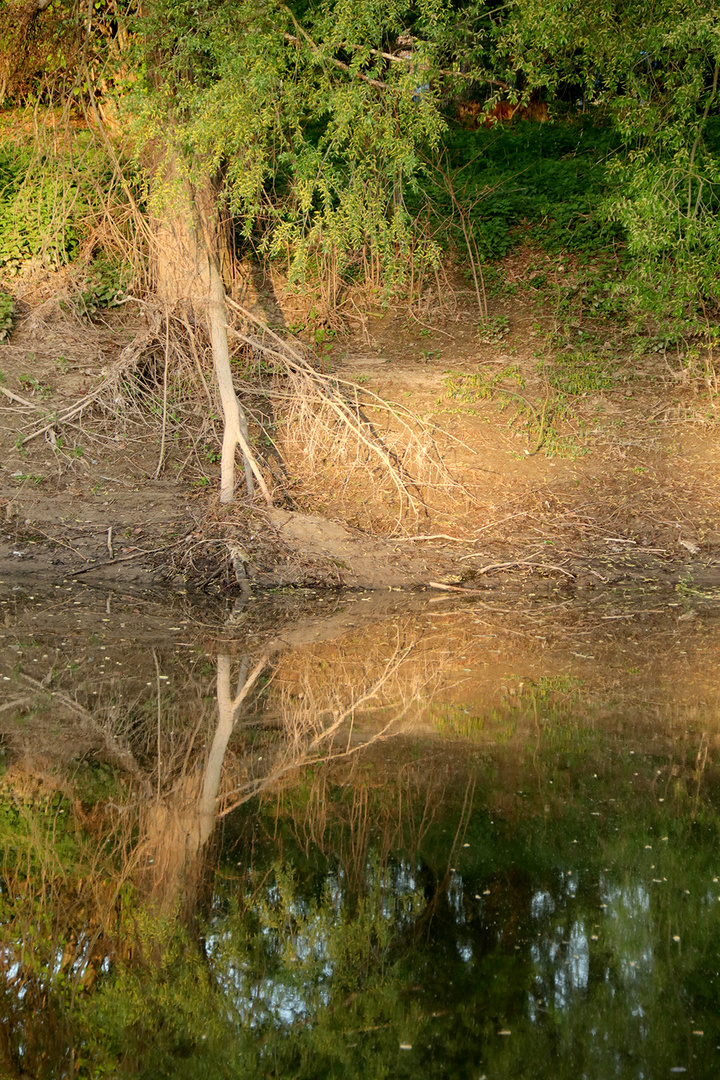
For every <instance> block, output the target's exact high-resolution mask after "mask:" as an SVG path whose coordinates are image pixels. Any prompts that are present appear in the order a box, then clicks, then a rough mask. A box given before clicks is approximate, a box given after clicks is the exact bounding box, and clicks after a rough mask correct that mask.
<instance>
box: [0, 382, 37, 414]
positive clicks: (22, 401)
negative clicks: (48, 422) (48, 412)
mask: <svg viewBox="0 0 720 1080" xmlns="http://www.w3.org/2000/svg"><path fill="white" fill-rule="evenodd" d="M0 394H4V395H5V397H6V398H9V399H10V401H17V403H18V404H19V405H26V406H27V408H28V409H38V410H39V411H40V412H42V408H41V407H40V406H39V405H35V404H33V402H32V401H28V400H27V399H26V398H24V397H20V395H19V394H13V392H12V390H6V389H5V387H4V386H0Z"/></svg>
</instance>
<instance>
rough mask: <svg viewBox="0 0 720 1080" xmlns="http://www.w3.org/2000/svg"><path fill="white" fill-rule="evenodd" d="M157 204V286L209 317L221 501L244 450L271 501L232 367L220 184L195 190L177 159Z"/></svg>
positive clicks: (171, 301)
mask: <svg viewBox="0 0 720 1080" xmlns="http://www.w3.org/2000/svg"><path fill="white" fill-rule="evenodd" d="M157 189H158V192H159V193H160V194H159V196H158V199H157V201H158V202H159V203H160V204H161V205H160V206H159V207H158V206H157V205H156V207H155V214H154V218H155V227H154V230H153V232H154V238H155V243H154V250H153V253H152V263H153V267H152V268H153V280H154V286H155V291H156V293H157V295H158V297H159V299H160V300H162V302H163V304H164V305H165V307H166V309H168V310H169V309H171V308H174V307H176V305H178V304H180V303H182V302H189V303H190V304H191V305H192V307H193V309H194V310H196V311H198V312H201V313H204V314H205V315H206V317H207V321H208V326H209V331H210V342H211V346H212V355H213V366H214V369H215V376H216V379H217V384H218V391H219V395H220V404H221V407H222V412H223V425H224V426H223V442H222V457H221V465H220V476H221V479H220V501H221V502H223V503H229V502H232V500H233V498H234V496H235V451H236V449H237V447H238V446H239V447H240V448H241V450H242V454H243V464H244V468H245V483H246V486H247V493H248V495H249V496H250V498H252V496H253V495H254V493H255V481H257V485H258V487H259V488H260V490H261V492H262V494H263V496H264V498H265V500H266V501H267V503H268V504H269V505H270V506H272V498H271V496H270V492H269V491H268V488H267V485H266V484H265V481H264V480H263V477H262V474H261V472H260V469H259V467H258V464H257V462H256V461H255V458H254V457H253V454H252V450H251V449H250V441H249V433H248V426H247V419H246V417H245V413H244V411H243V409H242V406H241V405H240V402H239V401H238V398H237V395H236V393H235V387H234V385H233V378H232V369H231V367H230V351H229V347H228V336H227V310H226V306H225V286H224V283H223V278H222V273H221V270H220V267H221V265H222V264H223V255H225V260H224V261H225V263H226V264H227V262H228V258H229V252H228V245H227V231H226V229H224V228H223V226H222V223H221V222H220V221H219V216H218V206H217V189H216V186H215V185H214V184H213V183H212V182H211V181H209V180H208V182H207V183H206V184H205V185H204V186H203V188H202V189H201V190H198V191H193V190H192V188H191V185H190V184H189V182H188V181H187V180H184V179H179V178H178V170H177V165H176V163H175V162H170V163H167V164H165V166H164V167H163V168H162V169H161V170H158V185H157Z"/></svg>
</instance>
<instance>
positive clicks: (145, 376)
mask: <svg viewBox="0 0 720 1080" xmlns="http://www.w3.org/2000/svg"><path fill="white" fill-rule="evenodd" d="M227 303H228V306H229V307H230V308H231V309H232V312H233V315H234V321H235V323H236V325H231V326H229V327H228V332H229V335H230V340H231V342H232V345H233V352H232V357H231V360H232V364H233V374H234V382H235V386H236V391H237V392H238V394H239V395H240V396H241V397H242V401H243V407H244V409H245V410H246V411H247V414H248V418H249V420H250V422H251V425H252V427H254V429H255V433H256V436H257V434H258V433H259V435H260V439H261V440H262V442H263V443H264V444H265V446H266V447H267V450H266V453H265V460H264V461H262V460H261V459H260V458H259V457H258V455H257V450H251V448H250V446H249V445H247V446H245V445H243V446H242V449H243V451H244V453H245V456H246V459H247V460H249V461H250V465H251V468H252V472H253V474H254V476H255V479H256V480H257V483H258V487H259V489H260V491H261V492H262V493H263V495H264V498H265V500H266V501H267V502H269V501H270V491H271V489H272V488H274V489H275V501H277V499H278V496H279V498H280V501H281V502H282V501H283V499H285V500H287V499H290V500H291V505H292V500H293V497H295V498H297V496H298V495H299V496H301V497H302V498H303V499H304V500H312V499H313V494H314V492H315V493H316V494H319V495H321V497H322V498H323V499H328V498H330V499H332V500H333V502H334V505H335V506H337V505H342V503H343V501H344V499H345V497H346V496H350V494H351V495H352V498H351V499H350V502H351V503H352V504H353V505H354V506H357V505H358V504H360V505H364V506H365V508H366V513H367V515H368V521H369V523H370V525H371V526H372V527H377V525H378V524H379V525H380V526H381V528H382V531H387V530H388V524H389V523H392V522H394V524H390V528H391V529H392V530H393V531H396V532H397V531H400V530H402V528H403V527H404V525H405V523H406V522H408V521H411V522H412V521H417V520H418V518H420V517H421V516H422V515H428V514H429V511H430V510H431V509H432V508H433V506H434V505H435V506H437V505H439V504H440V503H442V504H444V505H445V506H446V504H447V501H448V498H452V499H453V501H454V500H455V499H460V500H462V501H464V502H465V503H467V502H468V501H472V499H471V496H470V495H469V493H468V492H467V491H466V490H465V489H464V488H463V487H462V485H460V483H459V482H458V481H457V480H456V479H455V478H454V477H453V476H452V475H451V473H450V471H449V469H448V468H447V466H446V464H445V462H444V460H443V456H442V454H441V452H440V450H439V448H438V446H437V443H436V429H435V428H434V427H433V426H432V425H431V424H429V423H427V422H425V421H423V420H421V419H419V418H418V417H416V416H414V415H413V414H412V413H411V412H410V411H409V410H408V409H406V408H404V407H403V406H401V405H397V404H395V403H392V402H388V401H386V400H385V399H383V398H381V397H380V396H379V395H377V394H375V393H373V392H371V391H368V390H366V389H365V388H363V387H361V386H359V385H358V384H357V383H354V382H351V381H349V380H346V379H342V378H338V377H336V376H334V375H331V374H326V373H324V372H322V371H319V370H318V369H317V367H316V366H315V365H314V363H313V361H312V358H311V356H310V354H309V352H308V351H307V350H306V349H305V347H304V346H303V345H302V344H301V343H300V342H298V341H297V340H288V339H286V338H284V337H281V336H280V335H279V334H277V333H275V331H273V330H272V329H270V327H268V326H267V325H266V324H265V323H264V322H262V321H261V320H260V319H258V318H257V317H256V316H254V315H253V314H252V313H251V312H249V311H247V310H246V309H245V308H243V307H241V306H240V305H239V304H237V303H236V302H234V301H232V300H230V299H229V298H228V300H227ZM211 370H212V363H211V349H210V342H209V340H208V337H207V334H206V332H205V330H204V329H203V328H202V327H201V326H199V325H196V324H195V323H194V320H193V316H192V312H191V311H188V310H179V311H176V312H175V313H171V314H167V315H166V314H164V313H163V315H162V317H161V316H160V315H159V313H158V314H156V317H155V319H154V323H153V325H152V326H151V327H150V328H149V329H148V330H146V331H145V332H144V333H142V334H141V335H139V336H138V337H137V338H136V339H135V340H134V341H132V342H131V343H130V344H129V345H127V346H126V347H125V348H124V349H123V350H122V352H121V354H120V356H119V358H118V360H117V361H116V363H115V364H114V365H112V367H111V368H110V369H109V370H108V373H107V375H106V376H105V378H104V379H103V380H102V382H101V383H100V384H99V385H98V386H97V387H96V388H95V389H94V390H92V391H91V392H90V393H87V394H85V395H84V396H83V397H81V398H80V399H79V400H77V401H75V402H74V403H73V404H71V405H69V406H67V407H65V408H64V409H61V410H59V411H58V412H56V413H54V414H52V415H46V416H45V417H43V418H41V419H38V418H35V419H33V420H32V421H31V422H30V423H28V424H27V426H26V428H25V432H24V433H22V440H21V441H22V444H25V443H28V442H30V441H31V440H33V439H36V438H38V437H40V436H42V435H44V436H45V437H46V439H48V441H50V442H56V441H57V440H58V437H59V435H60V433H61V431H62V429H63V428H64V427H66V426H71V425H79V424H83V423H85V424H88V423H89V418H90V416H91V415H92V419H93V423H92V429H93V437H95V436H97V435H98V434H99V432H100V431H102V430H103V422H104V432H105V434H106V435H111V434H112V435H115V434H117V432H118V430H127V429H128V428H134V429H135V430H136V432H137V430H138V429H141V430H142V429H148V428H150V429H152V430H153V431H154V432H156V433H157V434H158V436H159V442H160V448H159V453H158V461H157V469H156V477H157V476H159V475H160V474H161V473H162V472H163V470H164V469H165V468H166V467H167V464H168V459H169V456H170V454H171V452H175V453H177V448H178V447H179V446H180V445H181V444H184V445H185V446H186V447H188V446H189V447H190V449H189V451H188V450H186V451H185V457H184V458H183V459H182V460H180V461H179V462H178V461H177V460H174V461H173V464H174V466H175V469H176V474H175V475H176V476H179V475H182V473H183V471H185V470H186V469H190V470H191V472H194V473H195V474H196V475H197V474H198V473H199V474H200V476H201V477H203V478H204V479H203V482H205V483H207V482H208V481H209V478H208V477H207V471H206V463H207V461H208V460H210V461H212V459H213V457H216V454H215V453H213V451H212V447H214V446H217V445H218V444H219V443H220V442H221V438H222V436H221V432H220V430H219V428H220V423H219V417H220V415H221V409H220V402H219V400H218V394H217V390H216V388H215V386H214V380H213V379H212V378H211V376H210V372H211ZM98 420H100V421H101V424H100V425H98ZM158 428H159V431H158ZM85 433H86V434H90V433H89V432H87V431H86V432H85ZM259 441H260V440H259V439H257V437H256V439H255V442H256V445H257V443H258V442H259ZM318 482H319V483H318ZM318 487H319V491H317V489H318ZM389 515H391V516H390V517H389Z"/></svg>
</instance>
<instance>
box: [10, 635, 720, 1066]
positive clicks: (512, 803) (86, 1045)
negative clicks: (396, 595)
mask: <svg viewBox="0 0 720 1080" xmlns="http://www.w3.org/2000/svg"><path fill="white" fill-rule="evenodd" d="M421 630H422V628H421ZM289 636H290V635H286V639H287V638H288V637H289ZM287 644H288V642H287V640H286V645H287ZM290 644H292V641H290ZM433 650H434V651H432V653H431V654H428V653H427V652H423V650H422V649H420V648H419V647H418V635H417V633H415V632H413V633H411V632H410V627H409V626H407V625H406V626H404V627H402V628H401V629H398V627H397V626H395V627H394V628H393V629H392V632H388V628H387V627H386V628H385V629H384V630H383V632H382V633H378V634H377V636H376V639H375V646H374V653H373V655H371V652H372V650H369V649H368V642H367V639H366V638H365V639H362V638H361V639H360V640H359V641H358V643H357V645H356V647H355V648H354V649H353V648H352V647H351V645H350V644H349V643H348V640H347V639H343V640H342V641H340V642H334V641H332V640H329V641H325V642H324V643H321V644H320V645H316V646H314V647H312V648H308V649H306V651H305V653H304V654H303V655H300V654H293V658H292V663H290V662H289V661H288V656H289V654H288V652H287V651H286V652H282V651H280V646H279V644H278V643H277V642H276V643H274V644H273V645H272V647H270V646H268V645H267V644H266V645H265V646H263V647H262V649H260V650H258V652H257V653H256V654H255V655H253V656H249V655H245V656H240V657H235V658H233V657H232V655H231V653H230V651H229V650H227V649H226V651H220V653H219V657H218V661H217V665H216V671H215V672H214V673H211V672H206V673H205V674H204V675H203V676H202V679H204V680H205V681H204V682H203V681H202V680H198V675H197V672H194V674H193V679H194V683H195V684H196V686H197V687H198V689H196V690H194V689H193V686H192V685H191V682H190V681H188V682H187V683H185V684H182V683H181V682H180V681H179V680H178V679H177V678H175V682H174V683H173V684H172V685H171V686H170V687H169V688H168V689H167V690H166V691H164V690H163V689H162V678H161V676H162V674H163V669H164V667H166V664H165V662H164V661H163V658H162V656H161V655H158V657H157V659H158V665H157V681H156V685H155V687H154V689H155V691H156V692H155V694H154V695H152V694H147V695H146V697H145V699H144V700H143V701H139V700H137V701H136V702H135V705H134V706H133V708H134V713H133V716H132V717H130V716H129V715H128V716H126V717H125V718H122V717H120V716H119V715H117V716H116V720H115V727H114V728H113V729H112V730H111V731H108V729H107V717H108V713H107V711H105V712H103V709H104V707H105V705H104V703H103V699H102V698H101V696H100V697H99V700H98V701H97V703H96V706H95V710H94V711H93V710H91V709H89V708H86V707H85V706H80V705H79V703H78V702H77V701H74V699H72V698H71V697H70V696H69V691H68V690H63V691H62V693H63V694H65V695H66V697H67V700H66V701H64V702H63V700H61V698H60V697H59V696H57V697H55V698H54V699H52V700H46V699H42V695H41V693H40V691H38V693H39V695H40V696H39V697H37V698H36V699H34V701H27V702H25V704H24V705H23V706H22V708H23V709H27V715H28V716H29V715H30V710H31V709H32V708H33V707H36V708H37V709H40V710H42V709H46V710H47V709H52V710H53V715H54V718H55V721H56V722H57V723H58V724H61V723H62V722H63V716H64V714H63V712H62V710H63V709H66V710H67V711H68V716H69V715H70V713H71V712H72V708H75V709H76V710H77V709H78V708H83V709H84V710H85V713H86V714H87V715H84V716H83V718H82V722H83V724H85V725H86V727H85V729H84V730H85V731H86V735H87V738H88V739H89V738H90V735H89V734H88V732H90V729H91V727H92V724H93V723H95V724H96V727H97V731H96V734H97V736H98V739H100V737H102V740H104V741H105V744H106V743H107V740H108V738H111V740H113V741H112V746H113V757H112V760H113V762H114V766H113V768H112V769H110V768H108V767H106V766H90V765H89V766H86V767H75V771H74V773H73V774H72V775H69V774H63V773H62V772H58V771H56V772H55V773H54V774H52V773H51V771H50V770H49V768H48V767H47V766H45V767H41V765H40V763H38V762H36V763H35V765H34V768H30V767H29V765H28V762H27V761H26V762H25V763H24V764H23V763H22V762H17V763H16V764H15V765H14V766H11V768H10V770H9V772H8V774H7V776H6V781H5V786H4V789H3V799H2V810H3V817H2V829H3V844H4V867H3V880H2V892H1V893H0V903H1V905H2V908H1V910H2V927H3V942H2V948H3V951H2V963H3V974H4V987H3V1016H2V1024H0V1062H1V1063H2V1069H3V1071H4V1074H5V1075H8V1076H14V1077H19V1076H21V1075H26V1076H35V1077H38V1078H41V1077H43V1078H44V1077H66V1076H67V1077H95V1076H102V1075H108V1076H118V1077H122V1076H128V1077H129V1076H140V1077H156V1076H168V1077H170V1076H172V1077H188V1078H190V1077H192V1078H195V1077H202V1076H208V1077H236V1076H238V1077H239V1076H242V1077H248V1076H249V1077H253V1076H258V1077H267V1076H271V1077H278V1078H279V1077H283V1078H284V1077H290V1076H294V1077H308V1078H310V1077H326V1076H338V1077H339V1076H357V1077H362V1078H366V1077H376V1076H377V1077H385V1076H390V1075H393V1076H394V1075H396V1074H400V1075H408V1076H410V1075H412V1076H418V1075H420V1076H425V1075H427V1076H433V1077H434V1076H438V1077H443V1076H447V1077H456V1076H458V1077H473V1078H477V1077H478V1076H482V1075H483V1074H485V1075H487V1076H488V1077H490V1076H493V1077H507V1078H508V1080H509V1078H511V1077H512V1078H515V1077H524V1076H527V1077H545V1076H547V1077H550V1076H553V1077H555V1076H559V1077H564V1076H567V1077H568V1078H570V1077H573V1078H575V1077H577V1076H587V1077H598V1078H604V1077H608V1076H617V1077H631V1076H632V1077H635V1076H639V1075H644V1076H656V1075H657V1076H659V1075H666V1074H668V1073H669V1072H670V1071H671V1070H672V1069H681V1068H682V1069H686V1070H687V1072H688V1074H689V1075H692V1076H710V1075H714V1072H715V1071H716V1058H717V1055H718V1054H719V1053H720V1051H718V1050H717V1049H716V1047H717V1045H718V1044H720V1039H718V1038H717V1036H718V1034H719V1030H718V1028H719V1025H718V1020H717V1015H716V1014H717V1010H716V1007H715V1002H716V999H717V978H718V971H719V970H720V963H719V961H720V957H719V956H718V951H719V948H720V936H719V934H718V931H720V915H719V910H720V899H719V898H720V883H718V881H717V879H718V877H720V863H719V862H718V855H717V838H718V828H719V826H720V814H719V813H718V809H717V777H716V771H715V764H714V755H713V752H712V750H711V749H709V743H708V740H707V738H705V737H704V736H703V737H701V738H700V739H699V749H698V744H697V742H696V743H695V744H693V745H691V740H690V737H688V739H687V740H686V741H685V742H684V743H681V742H679V741H678V740H677V739H676V738H667V739H664V738H663V737H661V736H653V737H652V738H651V737H649V736H648V735H647V733H646V736H645V739H646V742H645V749H644V750H643V749H642V746H641V743H640V742H639V737H638V731H639V729H638V728H637V727H633V726H632V725H630V726H629V727H628V731H627V734H625V733H624V732H623V731H622V730H619V729H618V726H617V725H616V726H614V727H613V726H612V725H610V726H607V727H606V728H603V727H601V726H599V725H597V724H595V722H594V721H593V720H587V717H586V718H585V719H583V713H582V709H583V708H587V706H585V705H583V703H581V702H580V701H579V698H578V695H577V694H576V693H575V691H574V690H573V686H574V684H573V683H572V681H569V680H566V681H565V682H562V683H561V682H556V683H554V684H552V686H553V687H555V689H553V688H552V687H550V689H549V688H548V687H549V686H550V684H549V683H547V682H546V683H542V682H541V681H538V682H536V683H534V684H532V683H531V682H530V681H528V682H527V684H526V686H525V689H523V690H522V692H517V693H516V694H515V695H514V697H512V699H508V700H507V701H506V702H505V704H504V705H502V706H498V707H496V709H495V712H494V713H492V715H491V712H490V711H487V710H486V711H485V712H483V713H482V714H481V715H480V714H478V715H477V717H476V718H475V719H474V718H473V714H472V713H471V712H469V711H467V710H466V709H465V708H464V707H462V708H460V707H458V706H457V705H454V704H453V703H452V701H450V700H449V699H448V698H446V697H443V694H438V693H435V692H434V691H435V688H436V687H437V686H438V682H439V680H440V678H441V674H442V672H443V670H444V664H445V663H446V662H447V659H448V656H449V650H446V651H445V653H443V652H442V649H441V648H440V647H439V645H437V643H436V644H434V645H433ZM167 670H170V668H169V667H168V668H167ZM213 675H214V678H213ZM211 679H213V681H214V682H215V690H216V700H213V698H211V697H209V696H208V694H209V691H210V688H211V683H210V680H211ZM152 689H153V688H151V690H152ZM193 695H194V701H195V704H194V705H192V706H191V705H190V703H191V701H193ZM431 697H434V698H435V705H434V706H433V710H432V713H431V718H432V723H433V724H434V725H435V727H436V728H437V727H440V728H442V729H443V730H444V731H445V732H446V733H452V732H453V728H454V727H455V728H460V727H462V734H463V739H462V740H460V741H458V740H457V739H455V740H454V741H453V740H450V741H447V740H445V741H443V740H441V739H438V738H437V737H436V736H435V735H431V730H432V726H431V725H430V724H429V723H428V721H427V700H428V699H429V698H431ZM73 701H74V704H73ZM442 702H444V704H442ZM423 716H424V717H425V719H424V720H423V723H422V725H420V726H419V725H418V720H419V718H421V717H423ZM407 719H412V721H413V726H412V728H411V729H410V730H405V731H404V732H403V728H402V726H401V721H402V720H407ZM493 725H494V726H493ZM394 730H397V731H398V735H397V738H396V739H395V740H394V741H393V742H390V741H388V739H387V735H388V734H389V732H390V731H394ZM123 731H124V733H125V734H124V736H123V737H122V738H121V733H122V732H123ZM671 734H673V735H676V734H677V733H676V732H673V733H671ZM500 736H502V737H500ZM88 745H89V743H88ZM153 751H154V752H153ZM218 822H219V823H220V825H219V826H218ZM699 1033H702V1034H699Z"/></svg>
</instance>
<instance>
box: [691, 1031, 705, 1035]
mask: <svg viewBox="0 0 720 1080" xmlns="http://www.w3.org/2000/svg"><path fill="white" fill-rule="evenodd" d="M704 1034H705V1032H704V1031H693V1035H704Z"/></svg>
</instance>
